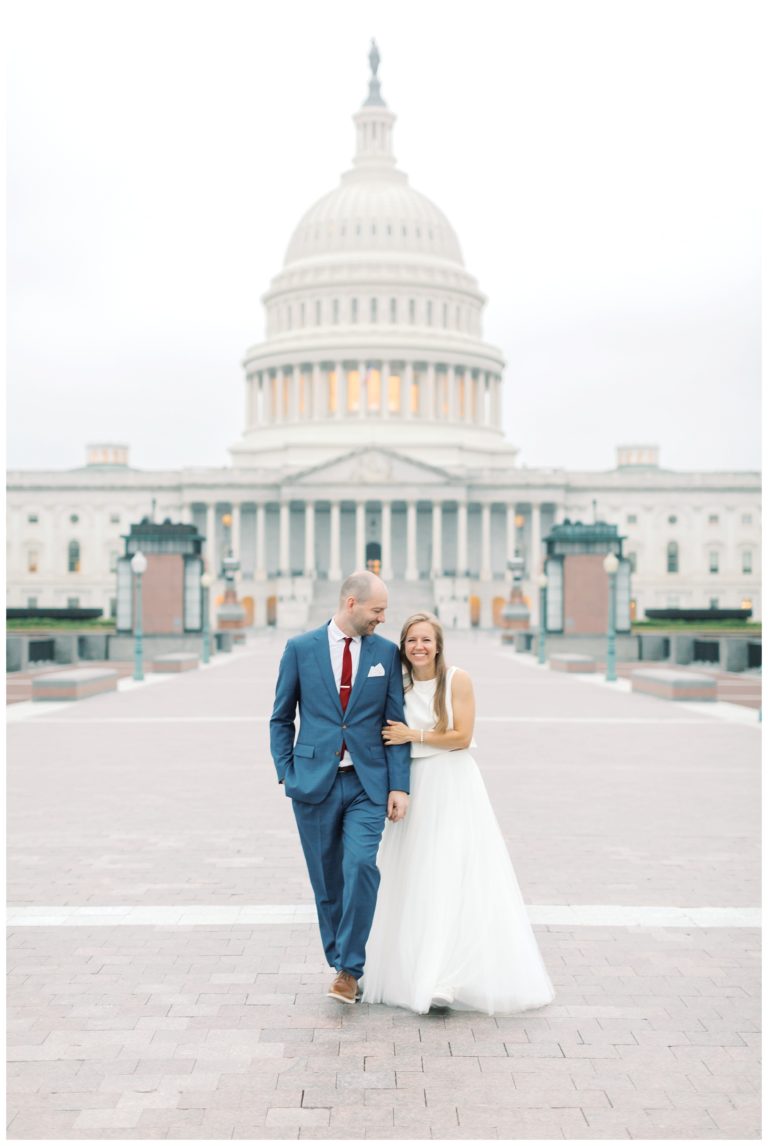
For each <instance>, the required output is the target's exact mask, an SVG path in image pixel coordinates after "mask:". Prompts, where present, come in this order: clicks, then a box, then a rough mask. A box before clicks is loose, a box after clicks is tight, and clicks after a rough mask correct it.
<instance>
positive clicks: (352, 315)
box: [349, 298, 357, 322]
mask: <svg viewBox="0 0 768 1146" xmlns="http://www.w3.org/2000/svg"><path fill="white" fill-rule="evenodd" d="M349 321H350V322H357V299H356V298H353V299H352V302H351V305H350V308H349Z"/></svg>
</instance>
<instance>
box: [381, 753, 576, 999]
mask: <svg viewBox="0 0 768 1146" xmlns="http://www.w3.org/2000/svg"><path fill="white" fill-rule="evenodd" d="M378 864H379V869H380V871H381V886H380V887H379V895H378V900H377V903H376V913H375V916H374V920H373V927H372V929H371V934H370V938H369V940H368V945H367V948H366V958H365V974H364V976H363V979H362V981H361V987H362V989H363V997H362V1001H363V1002H364V1003H387V1004H390V1005H392V1006H398V1007H407V1008H409V1009H410V1010H412V1011H416V1012H418V1013H421V1014H424V1013H426V1012H427V1011H428V1010H429V1008H430V1006H432V1005H433V1003H434V1004H447V1005H448V1006H450V1007H452V1008H454V1009H455V1010H472V1011H483V1012H485V1013H486V1014H489V1015H493V1014H514V1013H515V1012H517V1011H525V1010H529V1009H530V1008H532V1007H542V1006H544V1005H545V1004H546V1003H549V1002H551V1000H552V999H553V998H554V994H555V992H554V989H553V987H552V983H551V982H550V979H549V975H548V974H547V970H546V967H545V966H544V962H543V960H542V958H541V954H540V952H539V948H538V945H537V943H536V938H535V936H534V934H533V931H532V929H531V925H530V922H529V919H528V914H527V912H526V908H525V904H524V902H523V897H522V895H521V893H520V888H519V886H518V882H517V878H516V876H515V872H514V868H513V867H512V862H511V860H510V858H509V853H508V852H507V847H506V844H505V843H504V838H503V836H502V834H501V829H500V828H499V825H498V822H497V820H496V816H495V815H494V812H493V808H492V807H491V802H490V800H489V798H488V793H487V791H486V788H485V784H484V783H483V779H482V776H481V775H480V771H479V769H478V767H477V764H476V763H475V761H474V759H473V757H472V755H471V753H470V752H468V751H467V750H458V751H455V752H441V753H439V754H437V755H434V756H424V757H421V758H415V759H414V760H413V761H412V764H411V799H410V806H409V808H408V814H407V815H406V817H405V819H404V820H400V821H399V822H398V823H395V824H393V823H390V822H387V825H386V827H385V829H384V834H383V836H382V840H381V846H380V848H379V856H378Z"/></svg>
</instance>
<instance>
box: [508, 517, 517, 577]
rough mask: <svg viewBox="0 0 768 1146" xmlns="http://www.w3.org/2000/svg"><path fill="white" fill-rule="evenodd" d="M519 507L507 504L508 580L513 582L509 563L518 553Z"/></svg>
mask: <svg viewBox="0 0 768 1146" xmlns="http://www.w3.org/2000/svg"><path fill="white" fill-rule="evenodd" d="M516 519H517V506H516V505H515V503H514V502H508V503H507V580H508V581H510V582H511V579H512V573H511V571H510V569H509V562H510V561H511V560H512V558H513V557H514V556H515V554H516V553H517V520H516Z"/></svg>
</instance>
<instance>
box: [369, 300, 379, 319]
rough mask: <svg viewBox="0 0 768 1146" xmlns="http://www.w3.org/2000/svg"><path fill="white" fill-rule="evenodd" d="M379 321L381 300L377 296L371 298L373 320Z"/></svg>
mask: <svg viewBox="0 0 768 1146" xmlns="http://www.w3.org/2000/svg"><path fill="white" fill-rule="evenodd" d="M378 321H379V300H378V299H377V298H372V299H371V322H378Z"/></svg>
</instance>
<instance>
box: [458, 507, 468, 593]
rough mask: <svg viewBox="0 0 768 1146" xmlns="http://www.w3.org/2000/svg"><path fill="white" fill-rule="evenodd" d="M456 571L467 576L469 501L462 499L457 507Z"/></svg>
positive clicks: (461, 575)
mask: <svg viewBox="0 0 768 1146" xmlns="http://www.w3.org/2000/svg"><path fill="white" fill-rule="evenodd" d="M456 565H457V569H456V573H457V576H459V577H465V576H466V574H467V566H468V565H469V559H468V556H467V503H466V502H465V501H460V502H459V503H458V506H457V508H456Z"/></svg>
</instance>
